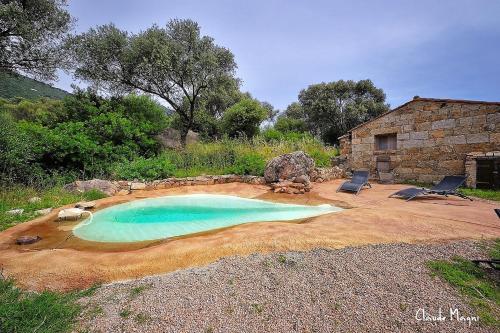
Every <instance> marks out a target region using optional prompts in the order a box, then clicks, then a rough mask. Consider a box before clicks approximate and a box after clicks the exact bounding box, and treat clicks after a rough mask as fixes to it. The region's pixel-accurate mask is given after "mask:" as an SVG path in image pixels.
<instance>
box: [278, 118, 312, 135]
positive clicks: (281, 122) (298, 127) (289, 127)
mask: <svg viewBox="0 0 500 333" xmlns="http://www.w3.org/2000/svg"><path fill="white" fill-rule="evenodd" d="M274 128H275V129H276V130H278V131H280V132H283V133H286V132H298V133H304V132H307V124H306V122H305V121H303V120H302V119H295V118H290V117H278V119H277V120H276V124H275V125H274Z"/></svg>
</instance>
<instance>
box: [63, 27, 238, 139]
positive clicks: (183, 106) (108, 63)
mask: <svg viewBox="0 0 500 333" xmlns="http://www.w3.org/2000/svg"><path fill="white" fill-rule="evenodd" d="M68 49H69V50H70V51H71V52H70V54H71V55H72V59H73V60H74V61H75V64H74V65H75V67H76V70H75V76H76V77H77V78H80V79H83V80H86V81H88V82H91V83H93V84H94V85H95V86H96V87H97V88H100V89H104V90H106V91H109V92H118V93H123V92H129V91H133V90H138V91H142V92H145V93H148V94H151V95H155V96H158V97H159V98H161V99H163V100H165V101H166V102H167V103H168V104H169V105H170V106H171V107H172V109H173V110H174V111H175V112H176V113H177V114H178V115H179V118H180V122H181V129H180V130H181V141H182V142H183V144H184V143H185V140H186V135H187V133H188V131H189V130H190V129H191V128H193V124H194V120H195V113H196V111H197V108H198V106H199V101H200V99H201V97H202V96H203V95H204V94H208V93H209V92H210V91H212V90H213V89H216V88H217V87H220V86H224V85H231V84H232V82H234V80H235V79H234V73H235V69H236V63H235V61H234V56H233V54H232V53H231V52H230V51H229V50H228V49H226V48H224V47H221V46H218V45H216V44H215V43H214V40H213V38H211V37H208V36H202V35H201V33H200V27H199V25H198V24H197V23H196V22H194V21H191V20H172V21H170V22H169V23H168V24H167V25H166V26H165V27H164V28H161V27H158V26H156V25H153V26H152V27H151V28H149V29H147V30H145V31H142V32H139V33H137V34H134V33H128V32H126V31H122V30H120V29H118V28H116V27H115V26H114V25H113V24H109V25H103V26H99V27H97V28H95V29H90V30H89V31H88V32H86V33H83V34H81V35H78V36H75V37H73V38H71V39H70V40H69V41H68Z"/></svg>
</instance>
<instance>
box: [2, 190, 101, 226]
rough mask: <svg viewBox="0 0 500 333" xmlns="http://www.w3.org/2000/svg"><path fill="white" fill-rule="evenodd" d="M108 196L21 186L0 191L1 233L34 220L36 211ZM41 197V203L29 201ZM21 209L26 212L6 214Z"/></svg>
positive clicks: (97, 193)
mask: <svg viewBox="0 0 500 333" xmlns="http://www.w3.org/2000/svg"><path fill="white" fill-rule="evenodd" d="M105 196H106V195H105V194H104V193H102V192H99V191H97V190H92V191H88V192H85V193H70V192H68V191H65V190H63V189H62V187H61V186H55V187H48V188H45V189H35V188H33V187H25V186H21V185H16V186H12V187H10V188H4V189H2V191H0V231H2V230H5V229H7V228H10V227H12V226H13V225H16V224H18V223H21V222H24V221H29V220H32V219H34V218H35V217H36V214H35V211H36V210H39V209H45V208H49V207H54V208H55V207H60V206H63V205H67V204H70V203H76V202H78V201H90V200H97V199H100V198H103V197H105ZM33 197H39V198H40V201H39V202H34V203H30V202H28V200H29V199H30V198H33ZM16 208H21V209H24V212H23V213H22V214H20V215H10V214H6V212H7V211H9V210H11V209H16Z"/></svg>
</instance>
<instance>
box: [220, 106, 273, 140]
mask: <svg viewBox="0 0 500 333" xmlns="http://www.w3.org/2000/svg"><path fill="white" fill-rule="evenodd" d="M267 114H268V112H267V110H266V109H265V108H264V107H262V105H261V104H260V103H259V102H258V101H255V100H253V99H244V100H242V101H240V102H238V103H236V104H234V105H233V106H232V107H230V108H229V109H227V110H226V111H225V112H224V115H223V116H222V129H223V130H224V133H226V134H227V135H229V136H230V137H232V138H236V137H242V136H243V137H246V138H252V137H253V136H255V135H256V134H257V133H258V132H259V125H260V124H261V123H262V121H264V119H266V117H267Z"/></svg>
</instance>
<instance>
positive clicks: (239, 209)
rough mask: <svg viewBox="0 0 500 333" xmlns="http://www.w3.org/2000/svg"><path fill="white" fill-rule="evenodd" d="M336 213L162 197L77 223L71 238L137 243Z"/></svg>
mask: <svg viewBox="0 0 500 333" xmlns="http://www.w3.org/2000/svg"><path fill="white" fill-rule="evenodd" d="M340 210H342V208H338V207H335V206H331V205H328V204H326V205H319V206H305V205H294V204H282V203H275V202H269V201H263V200H256V199H246V198H240V197H236V196H229V195H214V194H191V195H178V196H166V197H160V198H151V199H142V200H137V201H132V202H128V203H124V204H120V205H116V206H112V207H109V208H105V209H103V210H100V211H98V212H96V213H94V214H93V216H91V217H89V218H87V219H86V220H84V221H82V222H81V223H79V224H78V225H77V226H76V227H75V228H74V229H73V233H74V235H76V236H77V237H79V238H81V239H84V240H89V241H97V242H137V241H145V240H155V239H163V238H169V237H175V236H182V235H188V234H192V233H197V232H202V231H208V230H213V229H219V228H224V227H229V226H233V225H237V224H242V223H248V222H263V221H286V220H295V219H303V218H308V217H313V216H318V215H323V214H328V213H333V212H338V211H340Z"/></svg>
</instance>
